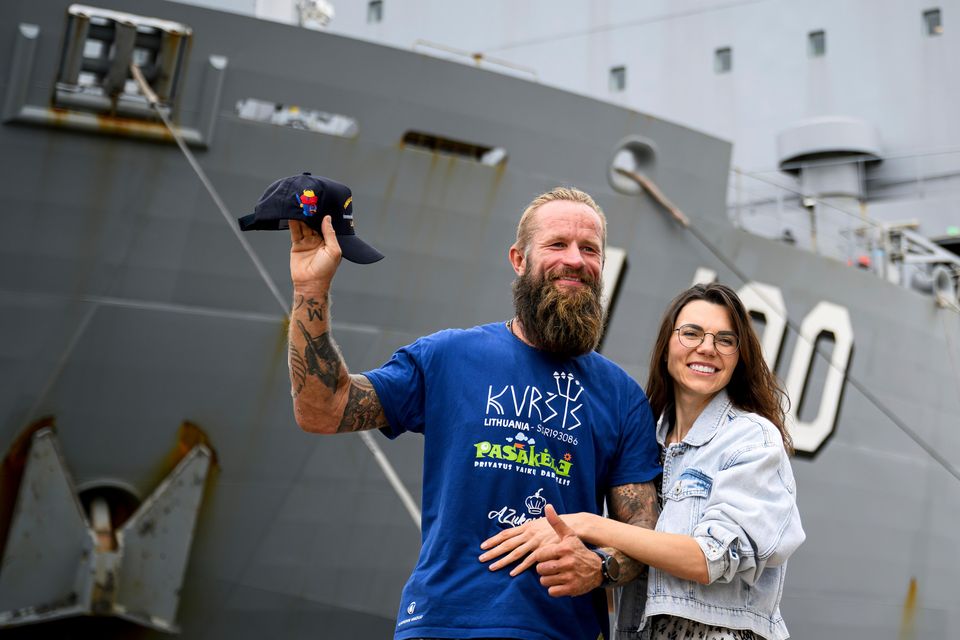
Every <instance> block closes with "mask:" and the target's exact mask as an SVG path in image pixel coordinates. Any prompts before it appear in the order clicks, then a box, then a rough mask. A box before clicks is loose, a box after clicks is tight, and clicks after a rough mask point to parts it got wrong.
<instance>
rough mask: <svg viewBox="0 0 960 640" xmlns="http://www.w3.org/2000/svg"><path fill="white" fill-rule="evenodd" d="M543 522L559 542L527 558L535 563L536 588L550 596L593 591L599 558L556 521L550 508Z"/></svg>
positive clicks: (598, 577) (597, 581)
mask: <svg viewBox="0 0 960 640" xmlns="http://www.w3.org/2000/svg"><path fill="white" fill-rule="evenodd" d="M546 514H547V518H546V519H547V522H549V523H550V526H551V527H553V530H554V531H555V532H556V534H557V536H558V537H559V538H560V542H558V543H556V544H551V545H546V546H544V547H541V548H539V549H538V550H536V551H534V552H533V553H531V554H530V558H531V559H532V561H533V562H536V563H537V573H539V574H540V584H542V585H543V586H545V587H547V590H548V591H549V593H550V595H551V596H553V597H555V598H559V597H561V596H579V595H582V594H584V593H588V592H590V591H593V590H594V589H596V588H597V587H599V586H600V584H601V583H602V582H603V576H602V574H601V571H600V564H601V561H600V556H598V555H597V554H595V553H594V552H593V551H591V550H590V549H588V548H587V547H586V545H584V544H583V541H582V540H580V538H578V537H577V534H576V533H574V531H573V529H571V528H570V527H568V526H567V524H566V523H565V522H564V521H563V520H561V519H560V516H558V515H557V512H556V511H555V510H554V508H553V505H549V504H548V505H547V508H546Z"/></svg>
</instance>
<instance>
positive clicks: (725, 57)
mask: <svg viewBox="0 0 960 640" xmlns="http://www.w3.org/2000/svg"><path fill="white" fill-rule="evenodd" d="M732 68H733V49H731V48H730V47H720V48H719V49H717V50H716V51H714V52H713V70H714V71H715V72H717V73H729V72H730V70H731V69H732Z"/></svg>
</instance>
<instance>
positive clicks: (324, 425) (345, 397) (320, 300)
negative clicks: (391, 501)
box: [288, 217, 387, 433]
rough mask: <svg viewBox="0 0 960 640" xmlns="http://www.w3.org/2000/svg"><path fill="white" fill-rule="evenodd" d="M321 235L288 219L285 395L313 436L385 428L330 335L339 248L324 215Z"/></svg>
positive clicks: (371, 396)
mask: <svg viewBox="0 0 960 640" xmlns="http://www.w3.org/2000/svg"><path fill="white" fill-rule="evenodd" d="M322 230H323V233H322V235H321V234H318V233H317V232H316V231H314V230H313V229H311V228H310V227H308V226H307V225H305V224H302V223H300V222H298V221H295V220H291V221H290V238H291V248H290V276H291V278H292V279H293V310H292V312H291V314H290V327H289V340H290V342H289V353H288V364H289V367H290V385H291V389H290V392H291V395H292V396H293V412H294V416H295V417H296V420H297V424H299V425H300V428H301V429H303V430H304V431H312V432H315V433H347V432H353V431H363V430H366V429H378V428H380V427H385V426H387V419H386V416H385V414H384V412H383V407H382V406H381V405H380V400H379V399H378V398H377V393H376V391H375V390H374V389H373V385H371V384H370V381H369V380H367V378H366V377H364V376H362V375H351V374H350V372H349V371H348V370H347V365H346V363H345V362H344V361H343V356H342V355H340V350H339V349H338V348H337V345H336V343H335V342H334V341H333V338H332V337H331V335H330V296H329V292H330V283H331V281H332V280H333V276H334V274H335V273H336V270H337V266H338V265H339V264H340V256H341V253H340V245H339V244H338V243H337V237H336V234H335V233H334V231H333V225H332V223H331V222H330V219H329V217H326V218H324V220H323V225H322Z"/></svg>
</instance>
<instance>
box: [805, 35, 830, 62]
mask: <svg viewBox="0 0 960 640" xmlns="http://www.w3.org/2000/svg"><path fill="white" fill-rule="evenodd" d="M826 53H827V32H826V31H811V32H810V33H808V34H807V55H809V56H810V57H811V58H819V57H821V56H824V55H826Z"/></svg>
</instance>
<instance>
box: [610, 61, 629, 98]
mask: <svg viewBox="0 0 960 640" xmlns="http://www.w3.org/2000/svg"><path fill="white" fill-rule="evenodd" d="M626 88H627V68H626V67H610V91H614V92H616V91H623V90H624V89H626Z"/></svg>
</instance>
